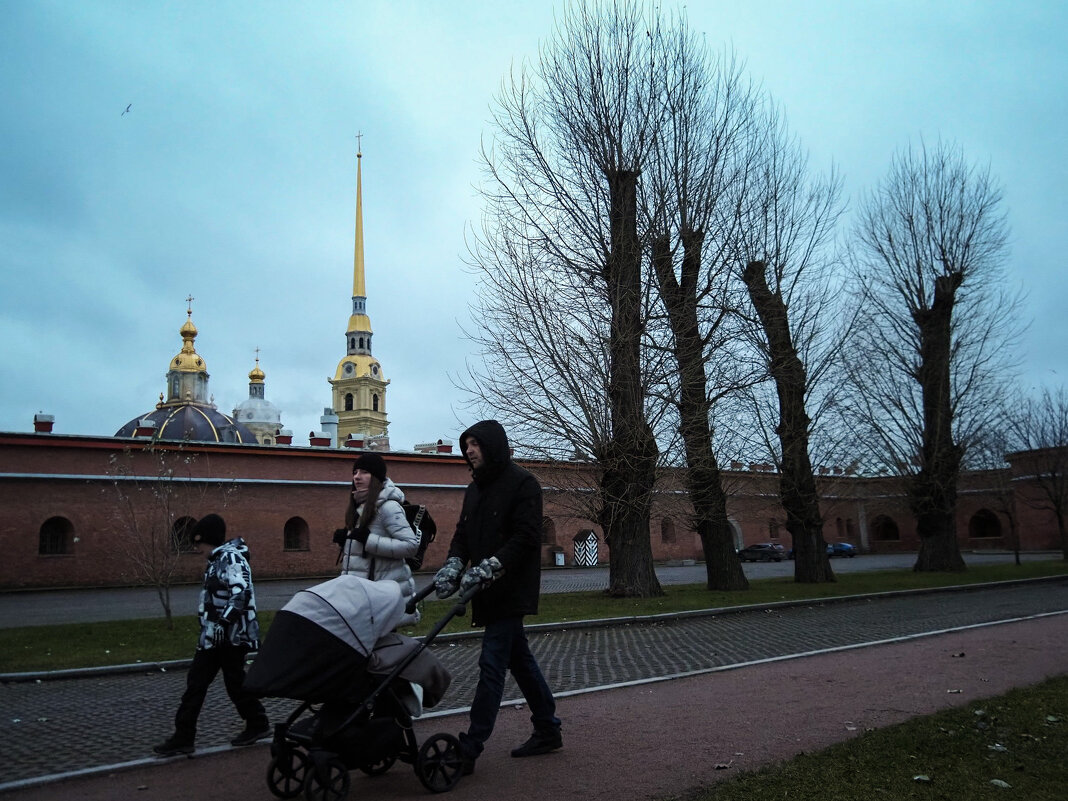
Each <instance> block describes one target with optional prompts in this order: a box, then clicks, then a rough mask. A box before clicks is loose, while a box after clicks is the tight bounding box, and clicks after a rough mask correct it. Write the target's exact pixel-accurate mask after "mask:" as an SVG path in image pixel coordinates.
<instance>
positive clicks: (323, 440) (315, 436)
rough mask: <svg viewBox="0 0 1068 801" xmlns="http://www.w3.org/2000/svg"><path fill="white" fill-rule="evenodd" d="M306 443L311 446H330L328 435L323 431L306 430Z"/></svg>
mask: <svg viewBox="0 0 1068 801" xmlns="http://www.w3.org/2000/svg"><path fill="white" fill-rule="evenodd" d="M308 444H309V445H311V446H312V447H313V448H329V447H330V435H329V434H327V433H325V432H323V431H319V432H315V431H309V432H308Z"/></svg>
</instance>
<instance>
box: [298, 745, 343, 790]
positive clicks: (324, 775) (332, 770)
mask: <svg viewBox="0 0 1068 801" xmlns="http://www.w3.org/2000/svg"><path fill="white" fill-rule="evenodd" d="M348 794H349V771H348V768H346V767H345V763H344V762H342V761H341V760H340V759H339V758H338V757H336V756H334V755H333V754H330V755H328V756H326V755H323V756H320V755H318V754H313V755H312V758H311V764H310V765H309V766H308V770H307V773H306V775H305V776H304V797H305V798H307V799H308V801H341V799H343V798H344V797H345V796H347V795H348Z"/></svg>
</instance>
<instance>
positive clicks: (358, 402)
mask: <svg viewBox="0 0 1068 801" xmlns="http://www.w3.org/2000/svg"><path fill="white" fill-rule="evenodd" d="M362 159H363V154H362V153H361V152H360V149H359V147H357V150H356V245H355V249H354V254H353V265H352V314H351V315H350V316H349V324H348V328H347V330H346V331H345V355H344V356H343V357H342V359H341V361H339V362H338V365H337V370H336V372H335V373H334V377H333V378H332V379H329V381H330V386H331V388H332V395H333V403H332V408H333V411H334V414H336V415H337V418H338V426H337V439H338V442H337V444H338V445H339V446H343V445H344V444H345V441H346V440H347V439H348V437H349V435H350V434H353V435H356V436H357V437H360V438H361V439H364V440H367V439H369V438H372V437H375V438H379V439H380V440H381V439H382V438H385V437H386V435H387V434H388V433H389V420H388V419H387V418H386V387H387V386H388V385H389V381H387V380H386V376H385V374H384V373H383V372H382V365H381V364H379V363H378V359H376V358H375V357H374V356H373V355H372V352H371V337H372V335H373V331H372V330H371V318H370V317H368V316H367V286H366V281H365V276H364V261H363V175H362V170H361V163H362ZM385 441H386V443H387V449H388V439H386V440H385Z"/></svg>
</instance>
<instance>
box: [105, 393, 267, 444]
mask: <svg viewBox="0 0 1068 801" xmlns="http://www.w3.org/2000/svg"><path fill="white" fill-rule="evenodd" d="M146 424H148V425H151V426H153V427H154V428H155V429H156V433H155V434H154V435H153V437H154V438H155V439H165V440H189V441H190V442H245V443H252V444H253V445H254V444H256V435H255V434H253V433H252V432H251V431H249V430H248V429H247V428H246V427H245V426H244V425H242V424H241V423H239V422H237V421H236V420H234V419H233V418H232V417H230V416H228V415H225V414H223V413H222V412H220V411H219V410H218V409H216V408H215V407H213V406H205V405H202V404H198V403H179V404H165V405H163V406H160V407H158V408H157V409H155V410H154V411H151V412H149V413H148V414H145V415H143V416H141V417H137V418H134V419H133V420H131V421H130V422H128V423H127V424H126V425H124V426H123V427H122V428H120V429H119V430H118V431H116V432H115V436H116V437H132V436H134V432H135V431H136V430H137V429H138V428H142V427H144V426H145V425H146Z"/></svg>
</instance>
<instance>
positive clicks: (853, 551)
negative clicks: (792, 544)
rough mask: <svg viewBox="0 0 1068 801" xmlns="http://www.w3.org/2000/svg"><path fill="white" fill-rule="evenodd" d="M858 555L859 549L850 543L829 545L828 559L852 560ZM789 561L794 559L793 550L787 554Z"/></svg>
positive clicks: (830, 543)
mask: <svg viewBox="0 0 1068 801" xmlns="http://www.w3.org/2000/svg"><path fill="white" fill-rule="evenodd" d="M856 555H857V548H856V546H855V545H850V544H849V543H848V542H828V543H827V558H828V559H830V558H832V557H835V556H848V557H849V558H850V559H852V558H853V557H854V556H856ZM786 558H787V559H793V558H794V549H793V548H791V549H790V550H789V551H787V552H786Z"/></svg>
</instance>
